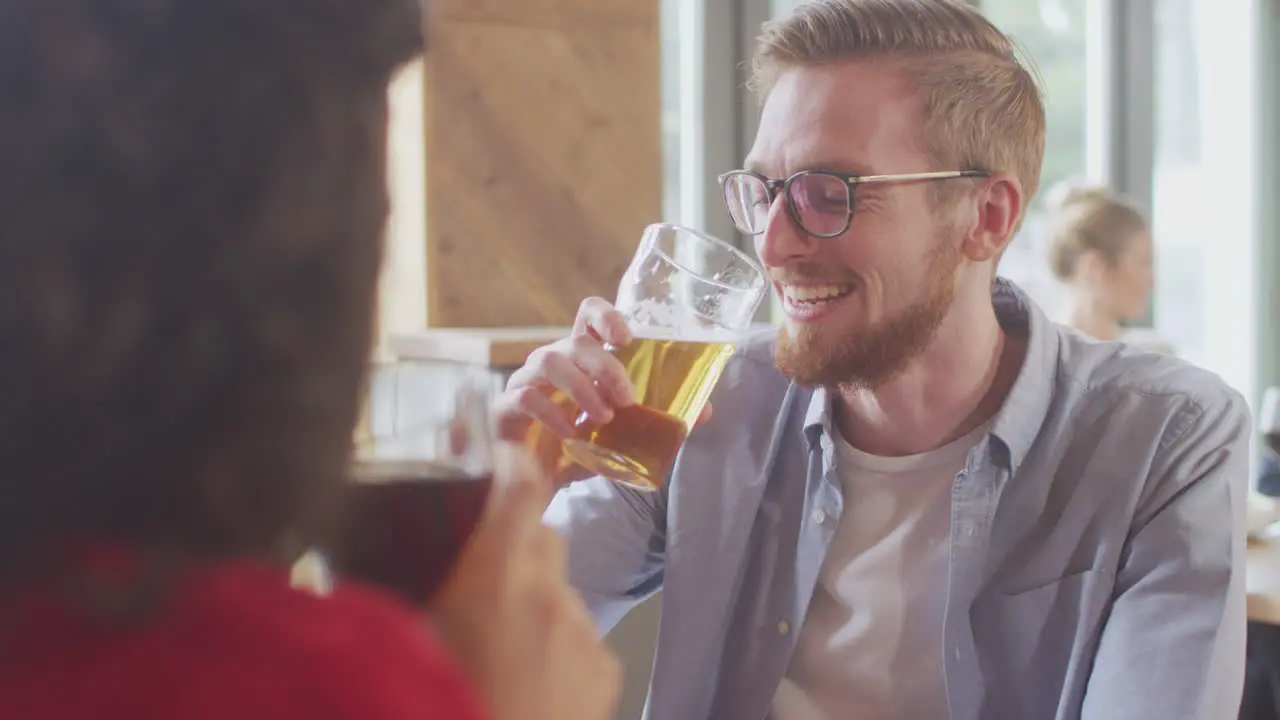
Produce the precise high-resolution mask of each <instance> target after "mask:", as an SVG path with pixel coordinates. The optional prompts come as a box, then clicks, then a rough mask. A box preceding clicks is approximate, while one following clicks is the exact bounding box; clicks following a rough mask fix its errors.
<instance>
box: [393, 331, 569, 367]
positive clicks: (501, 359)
mask: <svg viewBox="0 0 1280 720" xmlns="http://www.w3.org/2000/svg"><path fill="white" fill-rule="evenodd" d="M569 330H570V329H569V328H568V327H560V326H545V327H515V328H438V329H430V330H420V331H417V332H411V333H398V334H394V335H392V336H391V337H390V338H388V340H387V348H388V349H389V350H390V351H391V355H392V356H393V357H394V358H395V359H397V360H422V361H435V362H455V363H466V364H469V365H482V366H485V367H491V368H516V367H519V366H521V365H523V364H524V362H525V360H526V359H527V358H528V357H529V354H530V353H532V352H533V351H534V350H536V349H538V348H540V347H542V346H543V345H546V344H547V343H550V342H554V341H556V340H559V339H560V338H563V337H566V336H567V335H568V334H569Z"/></svg>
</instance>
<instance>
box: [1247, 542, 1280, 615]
mask: <svg viewBox="0 0 1280 720" xmlns="http://www.w3.org/2000/svg"><path fill="white" fill-rule="evenodd" d="M1245 587H1246V588H1247V592H1248V601H1247V608H1248V615H1249V620H1251V621H1253V622H1261V623H1267V624H1269V625H1280V540H1277V539H1274V538H1273V539H1269V540H1250V541H1249V546H1248V551H1247V554H1246V559H1245Z"/></svg>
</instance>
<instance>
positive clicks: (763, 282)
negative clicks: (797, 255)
mask: <svg viewBox="0 0 1280 720" xmlns="http://www.w3.org/2000/svg"><path fill="white" fill-rule="evenodd" d="M663 230H671V231H674V232H677V233H680V232H684V233H689V234H690V235H693V236H695V237H697V238H699V239H701V240H704V241H706V242H709V243H711V244H712V245H715V246H718V247H720V248H722V249H724V250H728V251H729V254H730V255H731V256H733V257H735V258H736V259H738V260H740V261H742V262H744V263H746V265H747V266H748V267H750V268H751V269H752V270H755V271H756V277H758V278H759V284H758V285H749V286H745V287H744V286H742V285H731V284H729V283H726V282H724V281H722V280H717V279H715V278H709V277H707V276H706V275H704V274H702V273H700V272H697V271H695V270H691V269H689V268H688V267H686V266H685V264H684V263H682V262H680V261H679V260H676V259H675V258H673V257H671V253H668V252H667V251H666V250H664V249H662V248H660V247H658V246H656V245H654V244H652V243H650V242H649V237H650V233H654V234H657V233H660V232H662V231H663ZM643 237H644V239H645V241H644V245H645V246H651V247H648V249H649V250H651V251H652V252H656V253H657V254H658V255H661V256H662V258H663V259H664V260H666V261H667V262H669V263H671V264H672V265H674V266H676V267H677V268H680V270H682V271H684V272H687V273H689V274H690V275H692V276H694V277H696V278H698V279H699V280H701V281H702V282H705V283H708V284H710V285H714V286H716V287H719V288H722V289H724V290H730V291H733V292H755V291H756V290H764V289H765V288H766V287H768V284H769V273H768V272H767V271H766V270H765V268H764V266H763V265H761V264H760V263H759V262H757V261H756V260H755V258H753V257H751V256H750V255H748V254H747V253H745V252H743V251H742V250H741V249H739V248H736V247H734V246H733V245H731V244H730V243H727V242H725V241H724V240H721V239H720V238H718V237H715V236H714V235H710V234H708V233H705V232H703V231H701V230H697V229H695V228H691V227H689V226H687V225H681V224H679V223H670V222H656V223H650V224H649V225H647V226H646V227H645V229H644V235H643Z"/></svg>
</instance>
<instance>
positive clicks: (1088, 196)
mask: <svg viewBox="0 0 1280 720" xmlns="http://www.w3.org/2000/svg"><path fill="white" fill-rule="evenodd" d="M1115 199H1116V195H1115V193H1113V192H1112V191H1111V190H1110V189H1109V188H1107V187H1106V186H1105V185H1100V184H1098V183H1095V182H1093V181H1091V180H1087V179H1084V178H1068V179H1067V180H1063V181H1061V182H1059V183H1058V184H1056V185H1054V186H1053V187H1052V188H1050V189H1049V190H1047V191H1046V192H1045V194H1044V204H1045V206H1046V207H1047V208H1048V209H1049V210H1066V209H1068V208H1071V207H1076V206H1080V205H1098V204H1101V203H1106V202H1111V201H1113V200H1115Z"/></svg>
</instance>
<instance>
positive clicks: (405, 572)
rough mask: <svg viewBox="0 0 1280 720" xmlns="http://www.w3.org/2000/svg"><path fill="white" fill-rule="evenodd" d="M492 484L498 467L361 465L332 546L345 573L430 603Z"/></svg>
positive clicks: (416, 601)
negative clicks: (473, 470)
mask: <svg viewBox="0 0 1280 720" xmlns="http://www.w3.org/2000/svg"><path fill="white" fill-rule="evenodd" d="M492 484H493V476H492V475H482V476H476V475H467V474H465V473H463V472H462V471H460V470H458V469H456V468H451V467H448V466H444V465H438V464H435V463H430V462H411V463H410V462H399V463H363V464H360V465H358V466H357V468H356V480H355V481H354V482H352V483H351V484H350V485H348V486H347V488H346V498H345V501H344V507H343V523H342V526H341V530H340V532H339V536H338V538H337V541H336V543H335V545H336V546H335V547H334V548H333V549H332V550H331V552H330V555H331V556H332V562H333V565H334V570H335V571H336V572H337V575H338V581H339V582H341V581H342V578H343V577H347V578H355V579H358V580H361V581H363V582H367V583H372V584H374V585H378V586H381V587H382V588H384V589H387V590H390V591H392V592H394V593H397V594H399V595H400V596H401V597H403V598H404V599H406V600H408V601H409V602H411V603H413V604H415V605H422V604H424V603H426V602H427V601H428V600H429V599H430V598H431V596H432V595H434V594H435V592H436V590H438V589H439V587H440V585H441V584H442V583H443V582H444V580H445V579H446V578H447V577H448V575H449V572H450V571H451V570H452V568H453V564H454V562H455V561H456V560H457V557H458V554H459V552H461V550H462V547H463V545H464V544H465V543H466V541H467V538H469V537H470V536H471V532H472V531H473V530H474V529H475V526H476V522H477V521H478V520H479V519H480V514H481V512H482V511H483V510H484V504H485V500H486V499H487V498H488V495H489V488H490V486H491V485H492Z"/></svg>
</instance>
